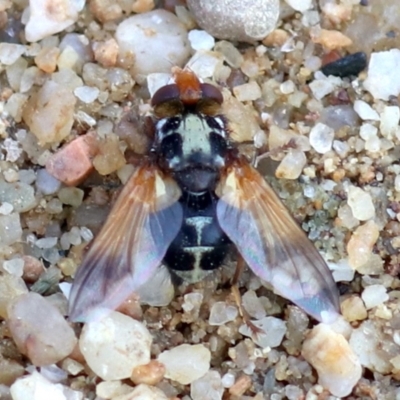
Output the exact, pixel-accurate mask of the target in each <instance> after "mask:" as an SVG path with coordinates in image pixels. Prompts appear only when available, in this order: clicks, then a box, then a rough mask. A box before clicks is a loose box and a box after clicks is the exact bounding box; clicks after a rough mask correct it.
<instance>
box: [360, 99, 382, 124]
mask: <svg viewBox="0 0 400 400" xmlns="http://www.w3.org/2000/svg"><path fill="white" fill-rule="evenodd" d="M354 111H355V112H356V113H357V114H358V116H359V117H360V118H361V119H363V120H372V121H379V120H380V117H379V114H378V113H377V112H376V111H375V110H374V109H373V108H372V107H371V106H370V105H369V104H368V103H366V102H365V101H363V100H356V101H355V102H354Z"/></svg>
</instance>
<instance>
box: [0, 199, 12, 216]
mask: <svg viewBox="0 0 400 400" xmlns="http://www.w3.org/2000/svg"><path fill="white" fill-rule="evenodd" d="M13 210H14V207H13V205H12V204H10V203H7V202H4V203H3V204H2V205H1V206H0V214H2V215H10V214H11V213H12V212H13Z"/></svg>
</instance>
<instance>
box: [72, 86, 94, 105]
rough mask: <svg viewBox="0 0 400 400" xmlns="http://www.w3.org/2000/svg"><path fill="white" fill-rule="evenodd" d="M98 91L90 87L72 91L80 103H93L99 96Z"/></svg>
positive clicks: (81, 87)
mask: <svg viewBox="0 0 400 400" xmlns="http://www.w3.org/2000/svg"><path fill="white" fill-rule="evenodd" d="M99 93H100V90H99V89H98V88H96V87H91V86H80V87H77V88H76V89H75V90H74V95H75V96H76V97H77V98H78V99H79V100H80V101H82V103H85V104H90V103H93V102H94V101H95V100H96V99H97V97H98V96H99Z"/></svg>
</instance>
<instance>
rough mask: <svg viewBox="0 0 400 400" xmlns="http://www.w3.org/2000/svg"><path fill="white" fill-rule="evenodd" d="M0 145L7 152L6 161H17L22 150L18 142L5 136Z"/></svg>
mask: <svg viewBox="0 0 400 400" xmlns="http://www.w3.org/2000/svg"><path fill="white" fill-rule="evenodd" d="M1 147H2V148H3V149H4V150H5V151H6V152H7V155H6V161H11V162H15V161H17V160H18V159H19V158H20V157H21V154H22V152H23V150H22V148H21V147H20V143H19V142H18V141H16V140H13V139H11V138H6V139H5V140H4V141H3V143H2V145H1Z"/></svg>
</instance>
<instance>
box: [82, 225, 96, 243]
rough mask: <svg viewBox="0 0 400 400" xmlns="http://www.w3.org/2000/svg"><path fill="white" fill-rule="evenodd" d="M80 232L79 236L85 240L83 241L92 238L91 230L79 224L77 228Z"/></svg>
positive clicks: (88, 240)
mask: <svg viewBox="0 0 400 400" xmlns="http://www.w3.org/2000/svg"><path fill="white" fill-rule="evenodd" d="M79 231H80V234H81V238H82V239H83V240H84V241H85V242H90V241H91V240H92V239H93V232H92V231H91V230H90V229H89V228H87V227H86V226H81V227H80V228H79Z"/></svg>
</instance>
